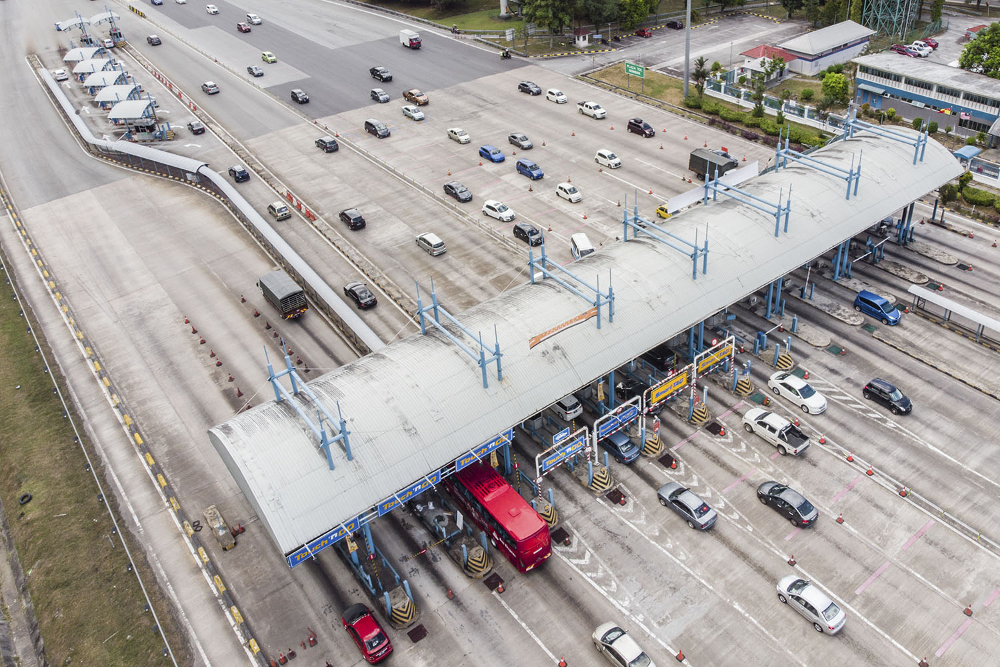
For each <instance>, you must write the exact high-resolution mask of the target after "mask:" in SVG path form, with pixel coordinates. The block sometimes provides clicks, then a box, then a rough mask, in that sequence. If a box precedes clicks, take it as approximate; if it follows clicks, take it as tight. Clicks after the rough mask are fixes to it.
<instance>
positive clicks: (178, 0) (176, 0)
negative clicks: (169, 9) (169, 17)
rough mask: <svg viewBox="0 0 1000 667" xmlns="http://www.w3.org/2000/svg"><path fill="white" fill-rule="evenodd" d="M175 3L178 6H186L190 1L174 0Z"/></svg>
mask: <svg viewBox="0 0 1000 667" xmlns="http://www.w3.org/2000/svg"><path fill="white" fill-rule="evenodd" d="M174 2H176V3H177V4H178V5H186V4H187V3H188V0H174Z"/></svg>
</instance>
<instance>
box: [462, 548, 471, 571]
mask: <svg viewBox="0 0 1000 667" xmlns="http://www.w3.org/2000/svg"><path fill="white" fill-rule="evenodd" d="M468 564H469V550H468V549H466V547H465V543H464V542H463V543H462V567H465V566H467V565H468Z"/></svg>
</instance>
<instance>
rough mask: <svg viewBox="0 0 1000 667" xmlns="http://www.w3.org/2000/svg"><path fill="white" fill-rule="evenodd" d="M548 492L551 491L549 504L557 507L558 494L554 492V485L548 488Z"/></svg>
mask: <svg viewBox="0 0 1000 667" xmlns="http://www.w3.org/2000/svg"><path fill="white" fill-rule="evenodd" d="M548 492H549V505H552V506H553V507H555V506H556V496H555V494H554V493H553V492H552V487H551V486H550V487H549V488H548Z"/></svg>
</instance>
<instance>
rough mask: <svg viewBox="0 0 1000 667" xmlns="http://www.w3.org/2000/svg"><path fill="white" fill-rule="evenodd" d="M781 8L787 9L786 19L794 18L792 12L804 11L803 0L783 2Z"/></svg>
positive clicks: (782, 0) (786, 0) (785, 0)
mask: <svg viewBox="0 0 1000 667" xmlns="http://www.w3.org/2000/svg"><path fill="white" fill-rule="evenodd" d="M781 6H782V7H784V8H785V11H786V12H787V14H786V15H785V18H786V19H790V18H792V12H794V11H796V10H798V9H802V0H781Z"/></svg>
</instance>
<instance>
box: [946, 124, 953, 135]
mask: <svg viewBox="0 0 1000 667" xmlns="http://www.w3.org/2000/svg"><path fill="white" fill-rule="evenodd" d="M952 129H953V128H952V127H951V125H946V126H945V128H944V136H946V137H950V136H951V131H952Z"/></svg>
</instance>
